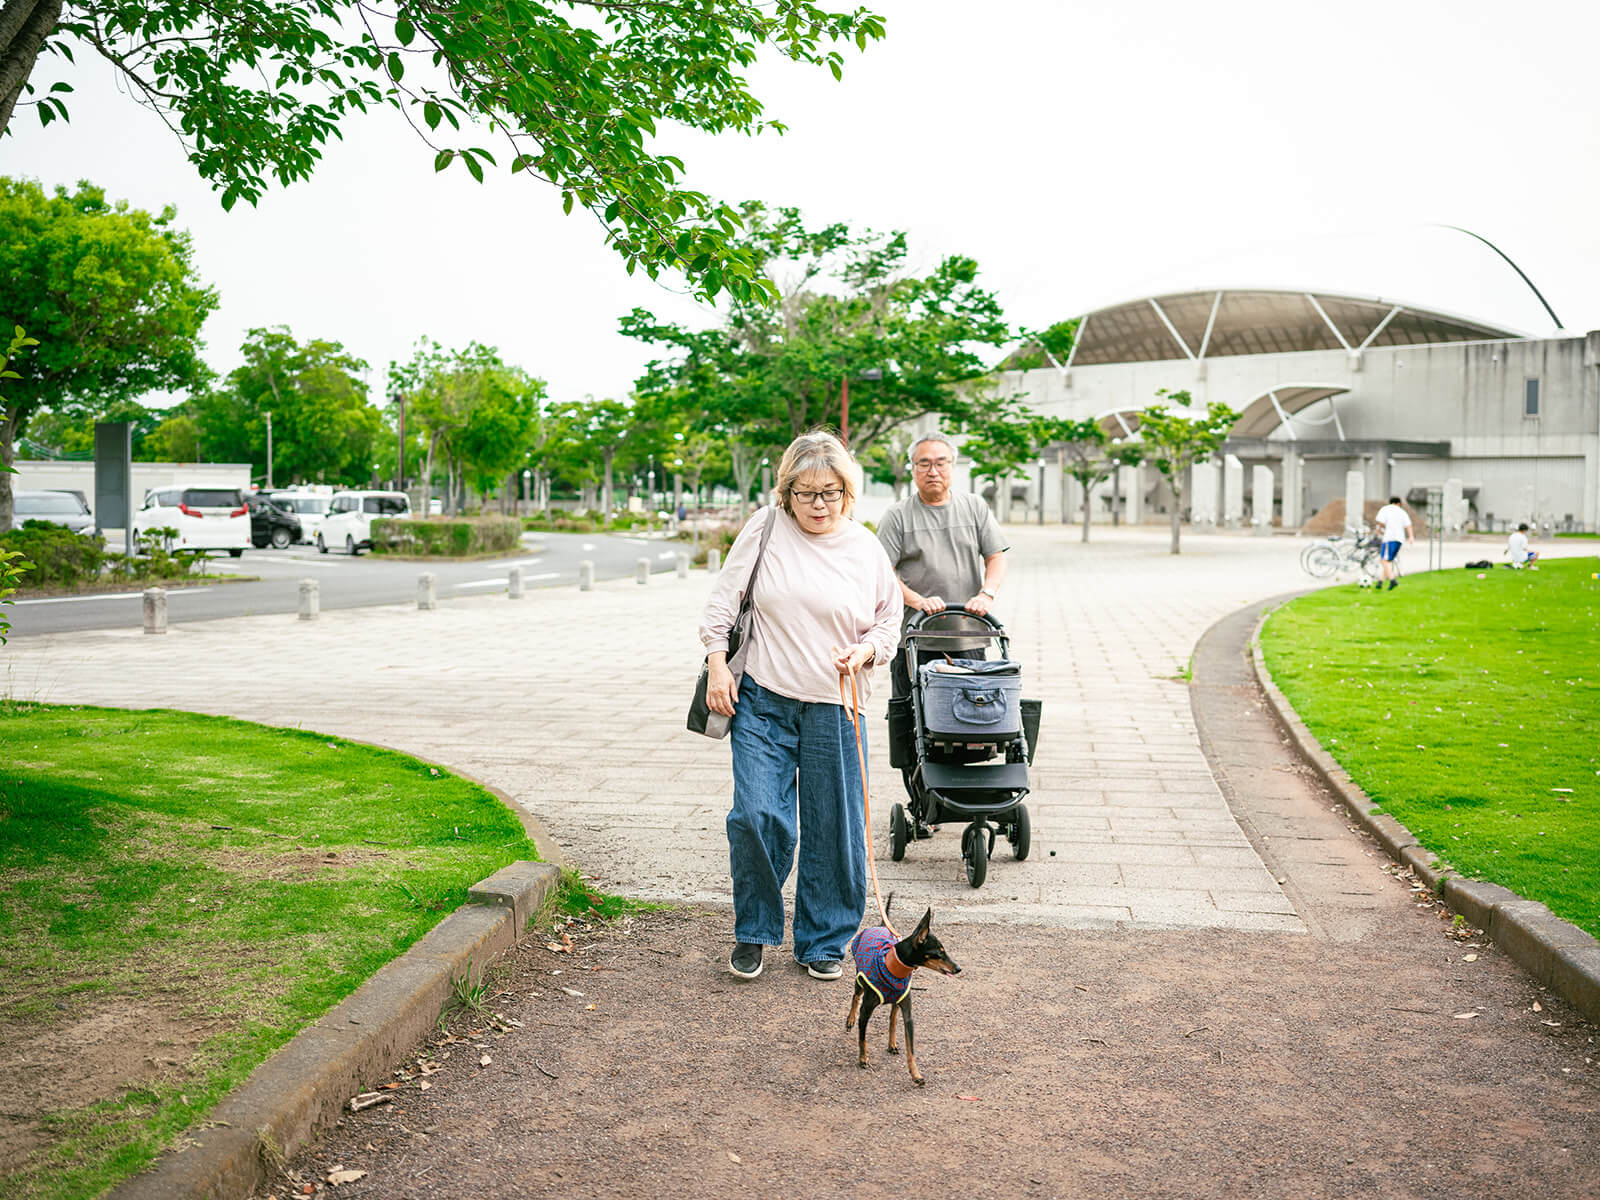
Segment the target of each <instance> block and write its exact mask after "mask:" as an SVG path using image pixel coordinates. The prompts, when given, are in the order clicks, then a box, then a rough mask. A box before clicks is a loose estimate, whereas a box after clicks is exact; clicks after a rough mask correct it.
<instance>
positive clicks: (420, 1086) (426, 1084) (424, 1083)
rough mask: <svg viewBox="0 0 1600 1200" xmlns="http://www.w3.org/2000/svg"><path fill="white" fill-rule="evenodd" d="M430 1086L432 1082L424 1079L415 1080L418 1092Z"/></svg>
mask: <svg viewBox="0 0 1600 1200" xmlns="http://www.w3.org/2000/svg"><path fill="white" fill-rule="evenodd" d="M432 1086H433V1084H431V1083H429V1082H428V1081H427V1080H426V1079H419V1080H417V1091H419V1092H425V1091H427V1090H428V1089H429V1088H431V1087H432Z"/></svg>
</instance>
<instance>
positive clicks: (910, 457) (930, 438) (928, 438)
mask: <svg viewBox="0 0 1600 1200" xmlns="http://www.w3.org/2000/svg"><path fill="white" fill-rule="evenodd" d="M924 442H942V443H944V445H945V446H947V447H949V450H950V457H951V458H952V459H953V458H955V457H956V456H957V451H956V444H955V443H954V442H952V441H951V440H950V439H949V438H948V437H946V436H945V435H944V434H942V433H939V432H937V431H935V432H933V433H925V434H923V435H922V436H921V437H919V438H918V439H917V440H916V441H914V442H912V443H911V447H910V449H908V450H907V451H906V466H908V467H910V466H914V465H915V464H916V461H917V447H918V446H920V445H922V444H923V443H924Z"/></svg>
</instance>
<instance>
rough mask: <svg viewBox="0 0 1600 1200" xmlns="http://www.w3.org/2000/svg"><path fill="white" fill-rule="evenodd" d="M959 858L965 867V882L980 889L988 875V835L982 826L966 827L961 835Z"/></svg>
mask: <svg viewBox="0 0 1600 1200" xmlns="http://www.w3.org/2000/svg"><path fill="white" fill-rule="evenodd" d="M961 858H962V860H963V861H964V862H965V863H966V866H967V882H968V883H969V884H971V885H972V886H973V887H975V888H979V887H982V886H983V881H984V879H985V878H986V877H987V876H988V874H989V835H988V831H987V830H985V829H984V827H983V826H982V825H968V826H967V828H966V832H964V833H963V834H962V835H961Z"/></svg>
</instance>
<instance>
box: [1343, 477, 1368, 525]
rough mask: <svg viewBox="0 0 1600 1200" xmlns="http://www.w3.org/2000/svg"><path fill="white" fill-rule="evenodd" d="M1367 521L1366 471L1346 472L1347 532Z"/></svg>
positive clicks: (1345, 510)
mask: <svg viewBox="0 0 1600 1200" xmlns="http://www.w3.org/2000/svg"><path fill="white" fill-rule="evenodd" d="M1366 523H1367V476H1366V472H1365V471H1346V472H1345V473H1344V528H1345V532H1346V533H1350V532H1352V531H1353V530H1356V529H1359V528H1360V527H1361V526H1362V525H1365V524H1366Z"/></svg>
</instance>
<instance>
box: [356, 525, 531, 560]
mask: <svg viewBox="0 0 1600 1200" xmlns="http://www.w3.org/2000/svg"><path fill="white" fill-rule="evenodd" d="M521 545H522V522H520V521H518V520H517V518H515V517H429V518H427V519H426V520H420V521H419V520H414V519H409V518H400V517H375V518H374V519H373V522H372V552H373V553H374V554H404V555H410V556H414V557H417V558H467V557H470V556H472V555H476V554H497V553H501V552H503V551H506V550H516V549H518V548H520V547H521Z"/></svg>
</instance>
